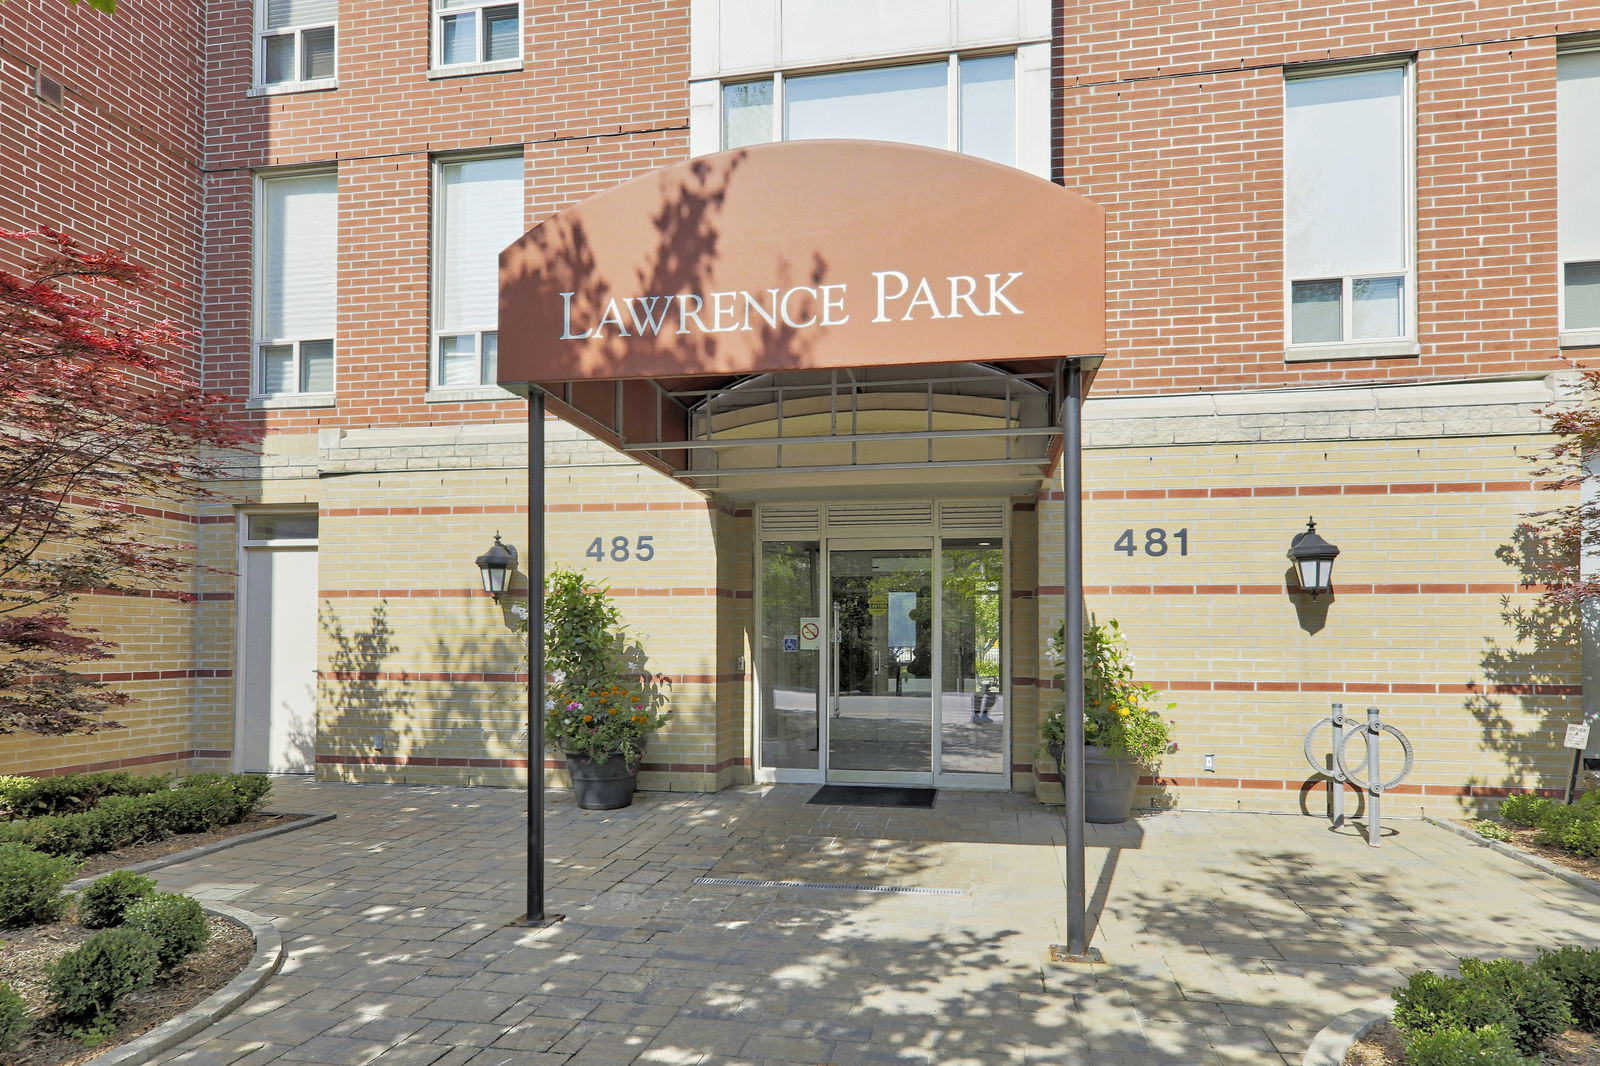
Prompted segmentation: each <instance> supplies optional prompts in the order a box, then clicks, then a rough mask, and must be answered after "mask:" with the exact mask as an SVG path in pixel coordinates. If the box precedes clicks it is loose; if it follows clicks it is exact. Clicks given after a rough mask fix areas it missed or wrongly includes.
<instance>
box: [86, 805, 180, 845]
mask: <svg viewBox="0 0 1600 1066" xmlns="http://www.w3.org/2000/svg"><path fill="white" fill-rule="evenodd" d="M166 795H167V794H166V793H165V792H162V793H158V794H153V795H145V796H107V797H106V798H105V799H103V800H101V801H100V805H99V806H98V807H96V808H95V809H94V810H92V811H85V812H84V813H83V814H81V815H78V817H79V818H82V819H83V820H84V823H85V824H86V825H88V827H89V844H90V847H91V848H92V850H93V851H96V852H100V851H114V850H116V849H117V848H125V847H128V846H130V845H133V844H148V843H150V842H151V841H155V840H165V839H166V838H167V837H169V836H171V835H172V829H171V827H170V825H169V824H168V819H167V817H166V815H165V812H164V810H163V807H162V803H163V801H164V800H165V798H166Z"/></svg>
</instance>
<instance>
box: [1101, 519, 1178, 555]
mask: <svg viewBox="0 0 1600 1066" xmlns="http://www.w3.org/2000/svg"><path fill="white" fill-rule="evenodd" d="M1174 546H1175V547H1176V548H1177V554H1178V555H1188V554H1189V530H1188V529H1175V530H1173V531H1172V532H1171V533H1168V532H1167V531H1166V530H1165V529H1162V528H1161V527H1160V526H1156V527H1154V528H1152V529H1147V530H1145V531H1144V543H1143V544H1142V545H1141V544H1140V543H1139V539H1138V536H1137V534H1135V533H1134V531H1133V530H1131V529H1124V530H1123V531H1122V536H1120V537H1118V538H1117V542H1116V543H1115V544H1113V545H1112V546H1111V549H1112V550H1113V551H1119V552H1121V553H1122V554H1124V555H1127V556H1134V555H1137V554H1139V551H1140V550H1141V548H1142V549H1143V551H1144V553H1145V554H1146V555H1156V556H1160V555H1165V554H1167V552H1169V551H1172V550H1173V548H1174Z"/></svg>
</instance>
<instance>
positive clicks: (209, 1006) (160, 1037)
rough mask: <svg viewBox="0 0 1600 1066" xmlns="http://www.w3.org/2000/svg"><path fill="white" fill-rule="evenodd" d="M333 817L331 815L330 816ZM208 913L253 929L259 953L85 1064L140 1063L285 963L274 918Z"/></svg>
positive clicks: (251, 991)
mask: <svg viewBox="0 0 1600 1066" xmlns="http://www.w3.org/2000/svg"><path fill="white" fill-rule="evenodd" d="M330 817H331V815H330ZM202 906H204V907H205V911H206V913H207V914H217V915H221V916H222V917H224V918H227V919H229V920H230V921H233V922H236V923H238V924H239V925H242V926H244V927H245V928H246V929H248V930H250V934H251V935H252V936H254V937H255V939H256V953H255V957H254V958H252V959H251V960H250V962H249V964H248V965H247V966H245V968H244V969H243V970H241V971H240V973H239V976H237V977H235V978H234V979H233V980H231V981H229V982H228V983H227V984H225V985H223V986H222V987H221V988H219V989H217V990H216V991H215V992H213V993H211V995H209V996H207V997H206V998H205V999H203V1000H201V1001H200V1002H199V1003H196V1004H195V1005H194V1006H192V1007H190V1008H189V1009H188V1010H186V1011H184V1012H183V1013H182V1014H180V1015H178V1016H177V1017H176V1018H169V1019H168V1020H167V1021H164V1022H162V1023H161V1024H160V1025H158V1026H156V1027H155V1028H154V1029H152V1030H150V1031H149V1032H148V1033H145V1034H144V1035H142V1036H138V1037H135V1038H134V1039H133V1040H130V1041H129V1042H128V1043H126V1044H123V1045H122V1046H121V1047H116V1048H112V1049H111V1050H110V1051H107V1052H106V1053H105V1054H103V1055H96V1056H95V1057H94V1058H92V1059H89V1060H87V1061H85V1062H84V1063H82V1064H81V1066H138V1064H139V1063H143V1062H149V1061H150V1060H151V1059H152V1058H154V1057H155V1056H157V1055H159V1054H161V1053H162V1052H163V1051H166V1050H167V1049H168V1048H171V1047H173V1046H175V1045H177V1044H180V1043H182V1042H183V1041H185V1040H187V1039H189V1037H191V1036H193V1035H194V1034H196V1033H198V1032H199V1031H200V1030H202V1029H205V1028H206V1027H208V1026H210V1025H211V1024H212V1023H213V1022H215V1021H216V1020H217V1019H218V1018H221V1017H222V1016H223V1015H225V1014H227V1013H228V1012H230V1011H232V1010H233V1009H234V1008H236V1007H238V1006H239V1005H240V1004H241V1003H243V1002H244V1001H245V1000H247V999H249V998H250V997H251V996H253V995H255V994H256V992H257V991H258V990H259V989H260V988H261V986H262V985H264V984H266V983H267V980H268V979H269V978H270V977H271V976H272V975H273V974H275V973H277V972H278V967H279V966H281V965H282V964H283V938H282V937H281V936H279V935H278V929H277V927H276V926H274V925H273V924H272V922H271V921H269V920H267V919H266V918H263V917H261V915H259V914H252V913H250V912H249V911H242V910H239V909H238V908H237V907H227V906H223V905H222V904H220V903H206V904H202Z"/></svg>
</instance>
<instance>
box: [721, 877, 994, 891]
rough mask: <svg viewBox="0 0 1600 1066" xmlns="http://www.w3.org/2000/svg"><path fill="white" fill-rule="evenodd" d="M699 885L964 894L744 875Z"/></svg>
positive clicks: (937, 889)
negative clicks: (761, 879) (744, 876)
mask: <svg viewBox="0 0 1600 1066" xmlns="http://www.w3.org/2000/svg"><path fill="white" fill-rule="evenodd" d="M694 883H695V884H697V885H723V886H726V887H728V888H825V889H831V890H832V891H834V892H894V893H898V894H901V895H907V896H964V895H966V893H965V892H963V891H961V889H959V888H918V887H916V886H915V885H830V884H824V883H822V882H820V881H752V880H746V879H745V878H742V877H697V878H695V879H694Z"/></svg>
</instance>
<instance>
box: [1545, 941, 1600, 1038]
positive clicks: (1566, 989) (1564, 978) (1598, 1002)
mask: <svg viewBox="0 0 1600 1066" xmlns="http://www.w3.org/2000/svg"><path fill="white" fill-rule="evenodd" d="M1533 968H1534V969H1535V970H1538V971H1539V972H1540V973H1542V974H1545V975H1546V976H1548V977H1550V978H1551V979H1552V980H1554V981H1555V982H1556V984H1558V985H1560V986H1561V990H1562V993H1563V994H1564V996H1565V997H1566V1001H1567V1008H1568V1009H1569V1010H1570V1011H1571V1012H1572V1021H1573V1024H1574V1025H1576V1026H1577V1027H1578V1028H1579V1029H1582V1030H1584V1031H1585V1032H1590V1033H1600V948H1581V947H1578V946H1576V945H1573V944H1569V945H1567V946H1566V947H1562V948H1558V949H1556V950H1555V951H1550V950H1547V949H1541V950H1540V951H1539V958H1538V959H1537V960H1536V961H1535V962H1534V964H1533Z"/></svg>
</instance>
